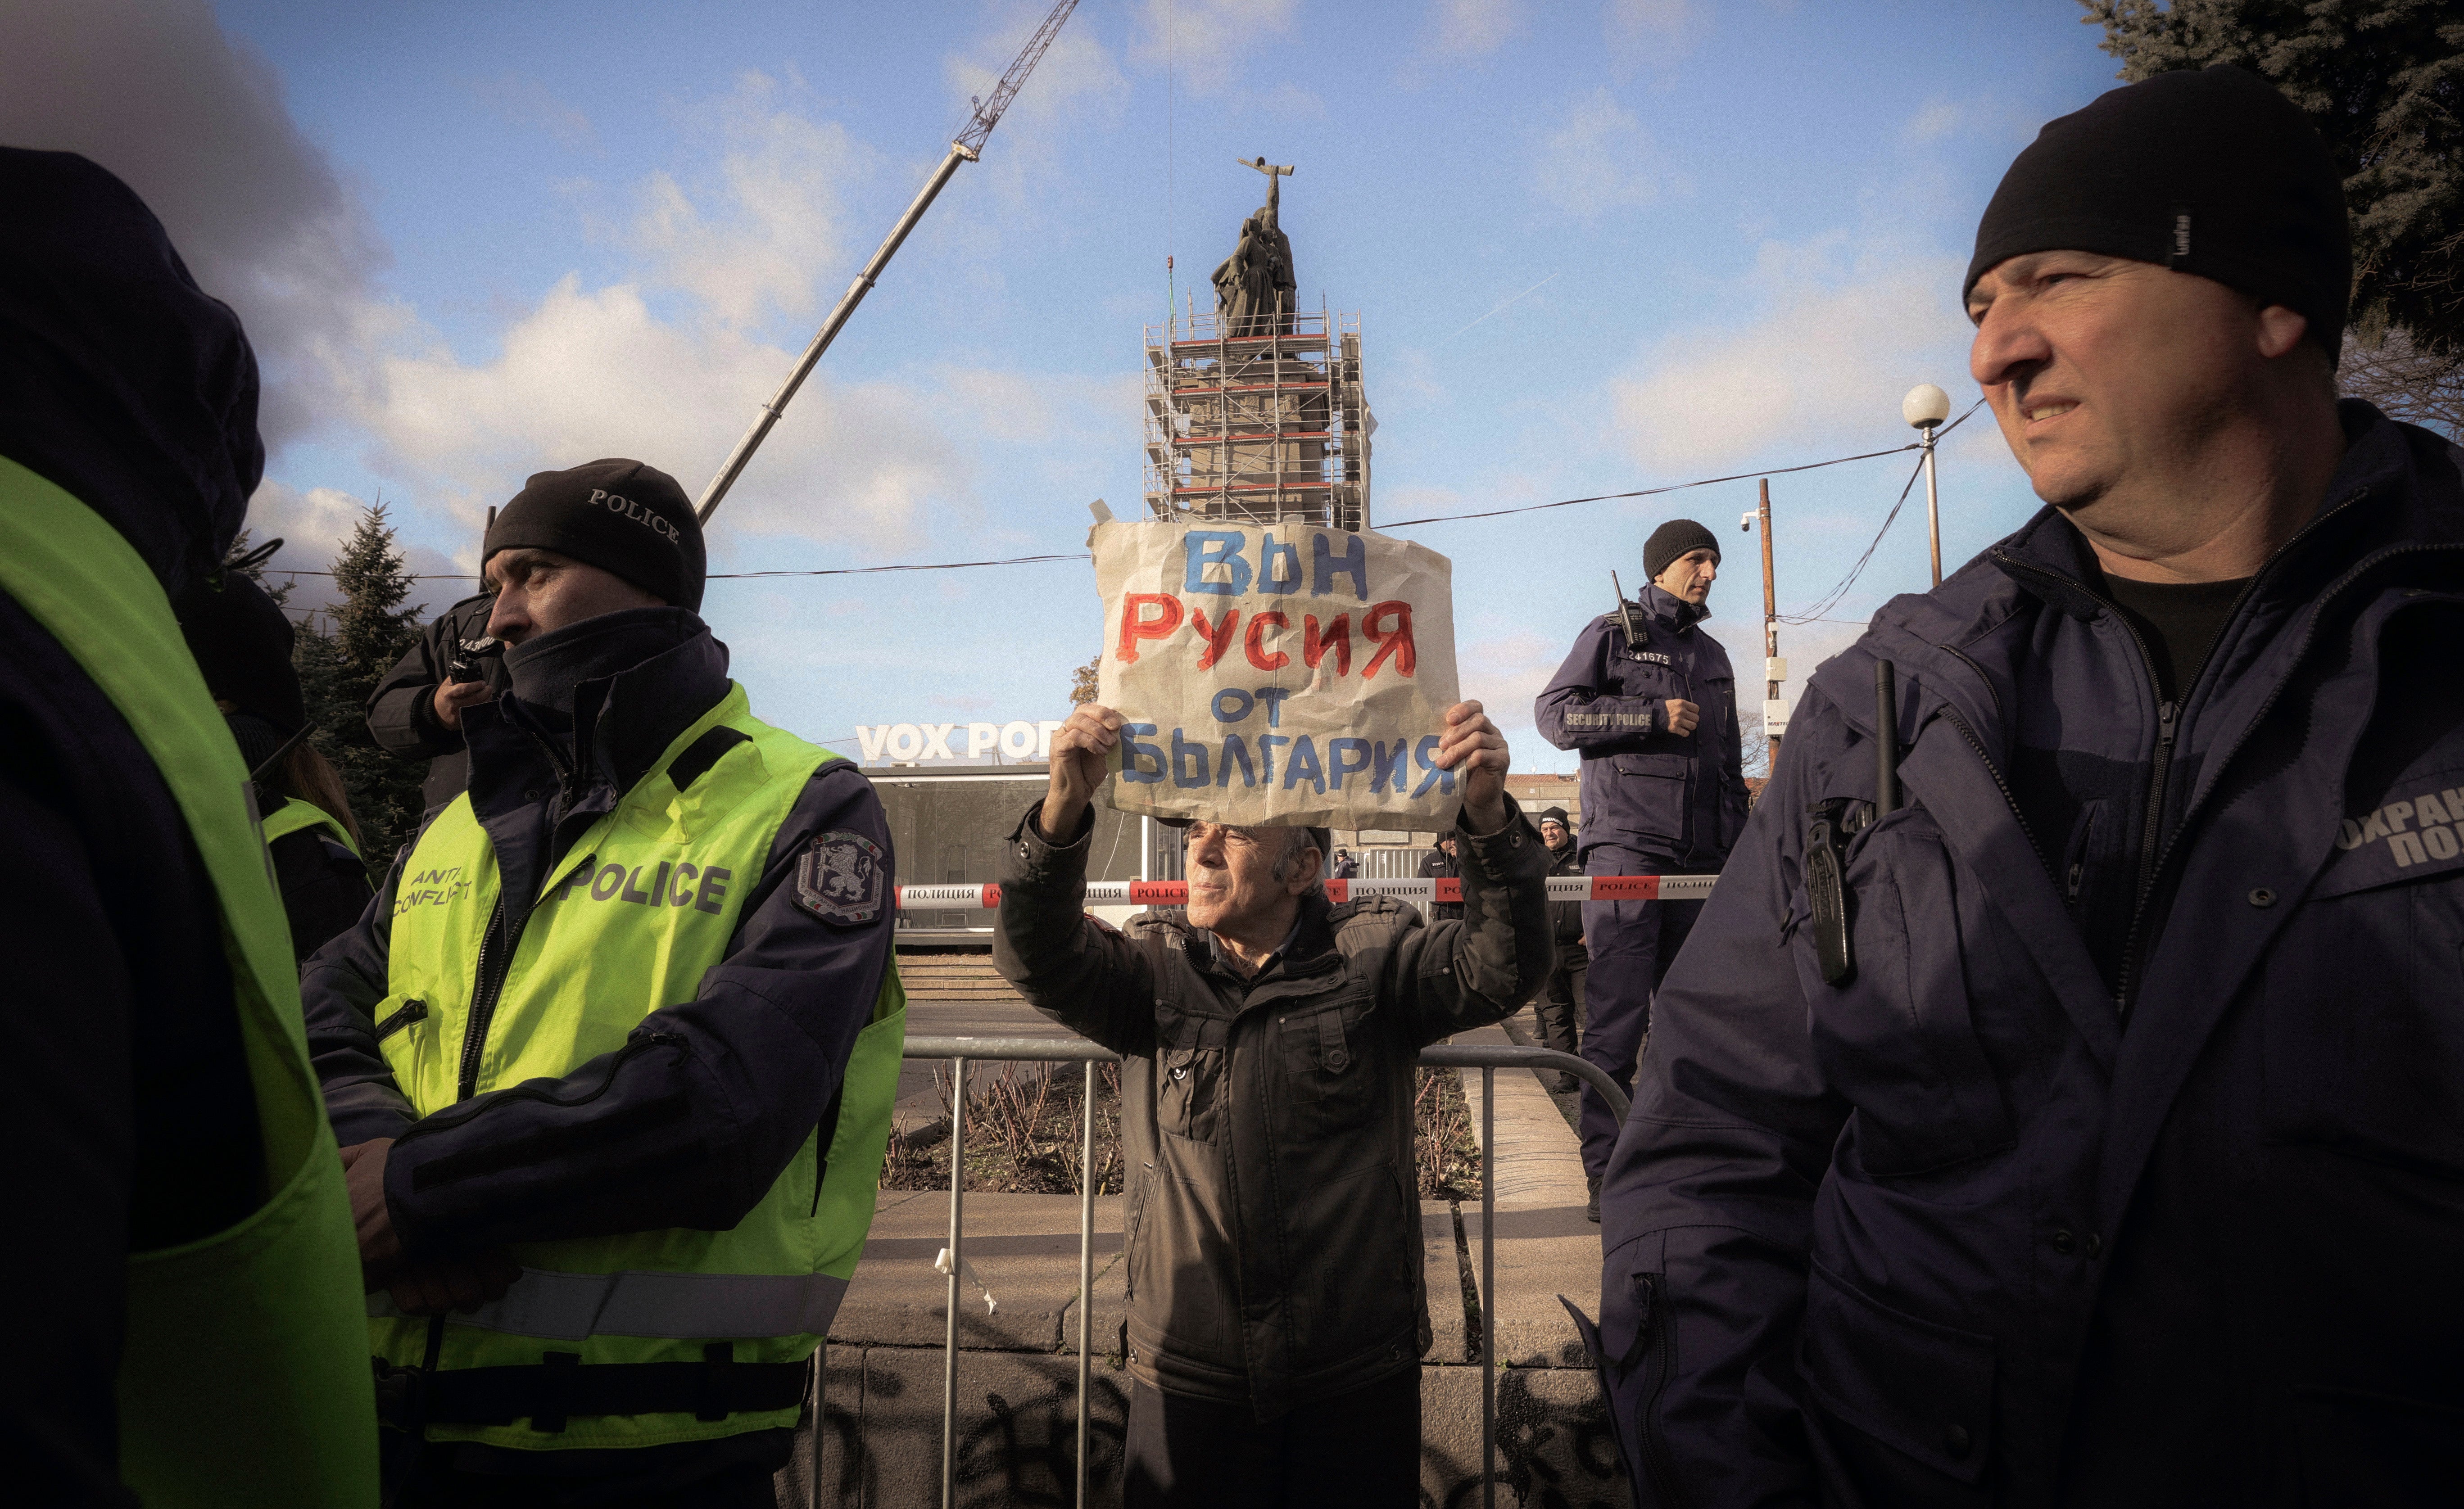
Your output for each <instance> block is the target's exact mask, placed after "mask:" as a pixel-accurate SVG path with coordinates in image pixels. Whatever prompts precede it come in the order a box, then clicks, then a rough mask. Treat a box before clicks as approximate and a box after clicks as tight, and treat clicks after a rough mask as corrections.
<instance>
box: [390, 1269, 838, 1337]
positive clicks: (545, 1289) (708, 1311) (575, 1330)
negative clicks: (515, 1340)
mask: <svg viewBox="0 0 2464 1509" xmlns="http://www.w3.org/2000/svg"><path fill="white" fill-rule="evenodd" d="M846 1295H847V1280H846V1279H841V1278H838V1277H836V1276H834V1275H831V1274H826V1273H808V1274H801V1275H799V1274H759V1273H646V1272H643V1271H642V1270H640V1269H632V1270H628V1271H627V1272H625V1273H546V1272H543V1271H541V1270H539V1269H537V1268H529V1269H525V1270H523V1272H522V1276H521V1278H520V1279H518V1280H517V1281H516V1282H515V1284H514V1286H513V1287H512V1288H511V1289H508V1290H507V1291H506V1292H505V1297H504V1298H503V1299H501V1300H497V1301H492V1302H490V1303H487V1304H482V1305H481V1306H479V1308H478V1309H477V1310H476V1311H475V1312H473V1313H469V1314H465V1313H464V1312H462V1311H459V1310H456V1311H455V1312H453V1323H454V1324H456V1325H475V1326H477V1327H479V1328H480V1329H482V1330H488V1331H506V1332H510V1333H511V1334H513V1335H516V1336H545V1337H551V1338H554V1339H556V1340H559V1341H567V1342H578V1341H581V1340H582V1339H583V1338H584V1337H588V1336H600V1335H612V1336H659V1337H670V1338H675V1339H687V1338H700V1337H709V1336H799V1335H810V1336H821V1335H824V1334H825V1333H826V1332H827V1331H828V1330H829V1328H830V1321H831V1319H832V1318H833V1317H835V1316H836V1315H837V1314H838V1309H839V1301H840V1300H841V1299H843V1298H845V1297H846ZM368 1314H369V1315H370V1316H371V1317H380V1318H381V1317H385V1316H398V1315H401V1314H402V1312H401V1311H400V1310H399V1309H396V1308H395V1307H394V1302H393V1297H392V1296H391V1295H389V1294H386V1293H385V1292H384V1291H382V1290H380V1291H379V1292H377V1293H375V1294H372V1295H370V1296H369V1297H368Z"/></svg>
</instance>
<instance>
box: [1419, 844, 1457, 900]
mask: <svg viewBox="0 0 2464 1509" xmlns="http://www.w3.org/2000/svg"><path fill="white" fill-rule="evenodd" d="M1458 842H1460V841H1459V840H1458V839H1457V838H1456V837H1455V833H1454V830H1453V829H1451V828H1449V829H1447V830H1446V831H1445V832H1443V833H1441V834H1439V835H1438V846H1437V847H1436V848H1434V849H1431V850H1430V851H1429V852H1428V853H1426V854H1423V855H1421V856H1420V879H1422V880H1459V879H1461V878H1462V876H1463V862H1462V860H1460V859H1459V858H1457V856H1456V844H1457V843H1458ZM1429 920H1430V921H1431V922H1461V921H1463V903H1462V902H1459V901H1440V900H1438V899H1437V897H1436V896H1435V895H1434V894H1432V895H1431V896H1430V898H1429Z"/></svg>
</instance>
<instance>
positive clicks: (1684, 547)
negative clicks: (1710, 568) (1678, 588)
mask: <svg viewBox="0 0 2464 1509" xmlns="http://www.w3.org/2000/svg"><path fill="white" fill-rule="evenodd" d="M1689 550H1708V551H1709V552H1710V553H1711V559H1712V560H1713V561H1715V562H1716V561H1717V560H1718V559H1719V558H1720V541H1719V540H1718V538H1717V537H1715V536H1713V535H1712V533H1711V532H1710V531H1709V530H1707V529H1705V528H1704V527H1703V526H1702V525H1700V524H1697V523H1695V522H1694V521H1693V520H1692V519H1690V518H1672V519H1670V520H1669V521H1668V522H1667V523H1665V524H1662V525H1661V526H1660V527H1659V528H1658V529H1655V530H1653V531H1652V532H1651V537H1650V538H1649V539H1646V540H1644V541H1643V542H1642V574H1643V575H1644V576H1646V577H1649V578H1650V579H1651V580H1654V581H1658V580H1660V574H1661V572H1663V571H1666V570H1667V569H1668V563H1669V562H1670V561H1672V560H1675V559H1676V558H1678V557H1680V556H1682V555H1683V554H1685V553H1686V552H1687V551H1689Z"/></svg>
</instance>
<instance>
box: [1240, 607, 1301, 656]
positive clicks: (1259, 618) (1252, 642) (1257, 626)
mask: <svg viewBox="0 0 2464 1509" xmlns="http://www.w3.org/2000/svg"><path fill="white" fill-rule="evenodd" d="M1269 623H1272V624H1273V625H1275V627H1277V628H1289V627H1291V626H1292V621H1291V620H1289V619H1287V618H1286V617H1284V616H1283V615H1282V614H1280V613H1252V614H1250V615H1249V633H1248V637H1247V638H1245V639H1243V641H1242V642H1241V647H1242V649H1243V650H1244V651H1246V652H1247V654H1248V656H1249V664H1250V665H1252V666H1255V667H1258V668H1259V669H1260V670H1281V669H1283V668H1284V667H1286V666H1288V665H1290V664H1291V663H1292V658H1291V657H1290V656H1289V655H1287V654H1285V653H1284V652H1283V651H1282V650H1279V649H1278V650H1269V649H1267V648H1266V645H1265V638H1264V635H1265V631H1266V625H1267V624H1269Z"/></svg>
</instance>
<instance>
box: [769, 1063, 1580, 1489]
mask: <svg viewBox="0 0 2464 1509" xmlns="http://www.w3.org/2000/svg"><path fill="white" fill-rule="evenodd" d="M904 1057H906V1058H910V1059H946V1060H948V1061H949V1062H950V1069H951V1075H950V1083H951V1097H950V1247H949V1259H950V1260H949V1295H948V1306H949V1308H948V1314H947V1316H946V1318H945V1326H944V1330H943V1340H942V1356H941V1505H942V1509H957V1487H958V1455H957V1440H958V1437H957V1414H958V1285H959V1280H960V1276H961V1275H962V1274H963V1273H964V1272H965V1269H964V1268H963V1266H962V1263H961V1258H962V1256H963V1253H964V1250H965V1249H964V1246H963V1243H964V1241H965V1236H966V1223H965V1212H966V1175H965V1170H966V1146H967V1094H966V1085H967V1062H968V1061H969V1060H971V1059H972V1060H979V1061H995V1062H1038V1063H1072V1062H1083V1063H1084V1064H1085V1065H1086V1069H1085V1073H1086V1081H1085V1084H1084V1093H1083V1094H1082V1096H1081V1104H1080V1113H1081V1116H1082V1118H1083V1125H1082V1126H1081V1128H1080V1136H1081V1138H1082V1146H1081V1148H1080V1154H1079V1164H1078V1169H1079V1178H1078V1184H1079V1193H1078V1426H1077V1430H1078V1452H1077V1492H1076V1494H1075V1495H1074V1497H1073V1498H1072V1499H1071V1502H1073V1503H1076V1504H1084V1503H1086V1502H1087V1425H1088V1420H1087V1390H1088V1387H1089V1369H1090V1367H1091V1366H1092V1346H1091V1343H1092V1337H1093V1318H1092V1310H1093V1302H1094V1278H1095V1274H1094V1244H1095V1181H1094V1177H1093V1170H1094V1166H1095V1065H1097V1064H1098V1063H1118V1062H1120V1061H1121V1056H1120V1055H1119V1054H1116V1053H1114V1052H1112V1051H1111V1049H1109V1048H1101V1047H1098V1046H1096V1045H1095V1044H1094V1043H1091V1042H1089V1041H1087V1040H1086V1039H1083V1038H1079V1039H1067V1038H928V1037H916V1038H910V1039H907V1045H906V1049H905V1052H904ZM1420 1066H1421V1067H1422V1068H1430V1069H1436V1068H1446V1069H1478V1070H1480V1085H1481V1098H1480V1146H1481V1157H1480V1214H1481V1223H1480V1284H1481V1294H1482V1302H1481V1306H1480V1447H1481V1469H1480V1476H1481V1503H1482V1504H1483V1505H1484V1509H1495V1506H1496V1503H1497V1165H1496V1158H1495V1149H1496V1146H1497V1071H1498V1070H1500V1069H1533V1070H1541V1069H1547V1070H1553V1071H1556V1072H1560V1073H1565V1074H1572V1075H1574V1076H1576V1077H1578V1078H1579V1079H1581V1080H1582V1081H1583V1082H1584V1083H1587V1084H1589V1085H1591V1086H1592V1088H1594V1089H1595V1090H1597V1091H1599V1092H1600V1094H1601V1096H1602V1097H1603V1098H1605V1099H1606V1100H1607V1102H1608V1104H1609V1106H1610V1109H1611V1110H1613V1111H1614V1112H1615V1113H1616V1116H1617V1121H1618V1122H1620V1123H1622V1122H1623V1121H1624V1120H1625V1116H1626V1108H1627V1102H1626V1096H1625V1093H1624V1092H1623V1091H1622V1090H1619V1089H1618V1088H1617V1082H1616V1081H1615V1080H1612V1079H1610V1078H1609V1076H1608V1072H1607V1071H1606V1070H1604V1069H1602V1068H1600V1067H1599V1066H1598V1065H1596V1064H1594V1063H1591V1062H1589V1061H1585V1060H1582V1059H1578V1058H1576V1057H1574V1056H1573V1054H1571V1053H1558V1052H1555V1051H1554V1050H1552V1049H1549V1048H1525V1047H1519V1046H1510V1045H1507V1044H1504V1043H1483V1044H1471V1043H1437V1044H1434V1045H1432V1046H1430V1047H1426V1048H1423V1049H1421V1050H1420ZM1123 1260H1124V1261H1126V1260H1127V1254H1126V1252H1125V1253H1124V1254H1123ZM814 1416H815V1419H816V1422H817V1428H818V1420H819V1417H820V1411H819V1409H818V1408H816V1410H815V1411H814ZM818 1444H819V1443H818V1439H817V1441H816V1447H817V1448H818ZM820 1471H821V1457H820V1453H819V1451H818V1449H817V1450H816V1452H815V1454H814V1476H815V1478H816V1480H818V1479H819V1476H820Z"/></svg>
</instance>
